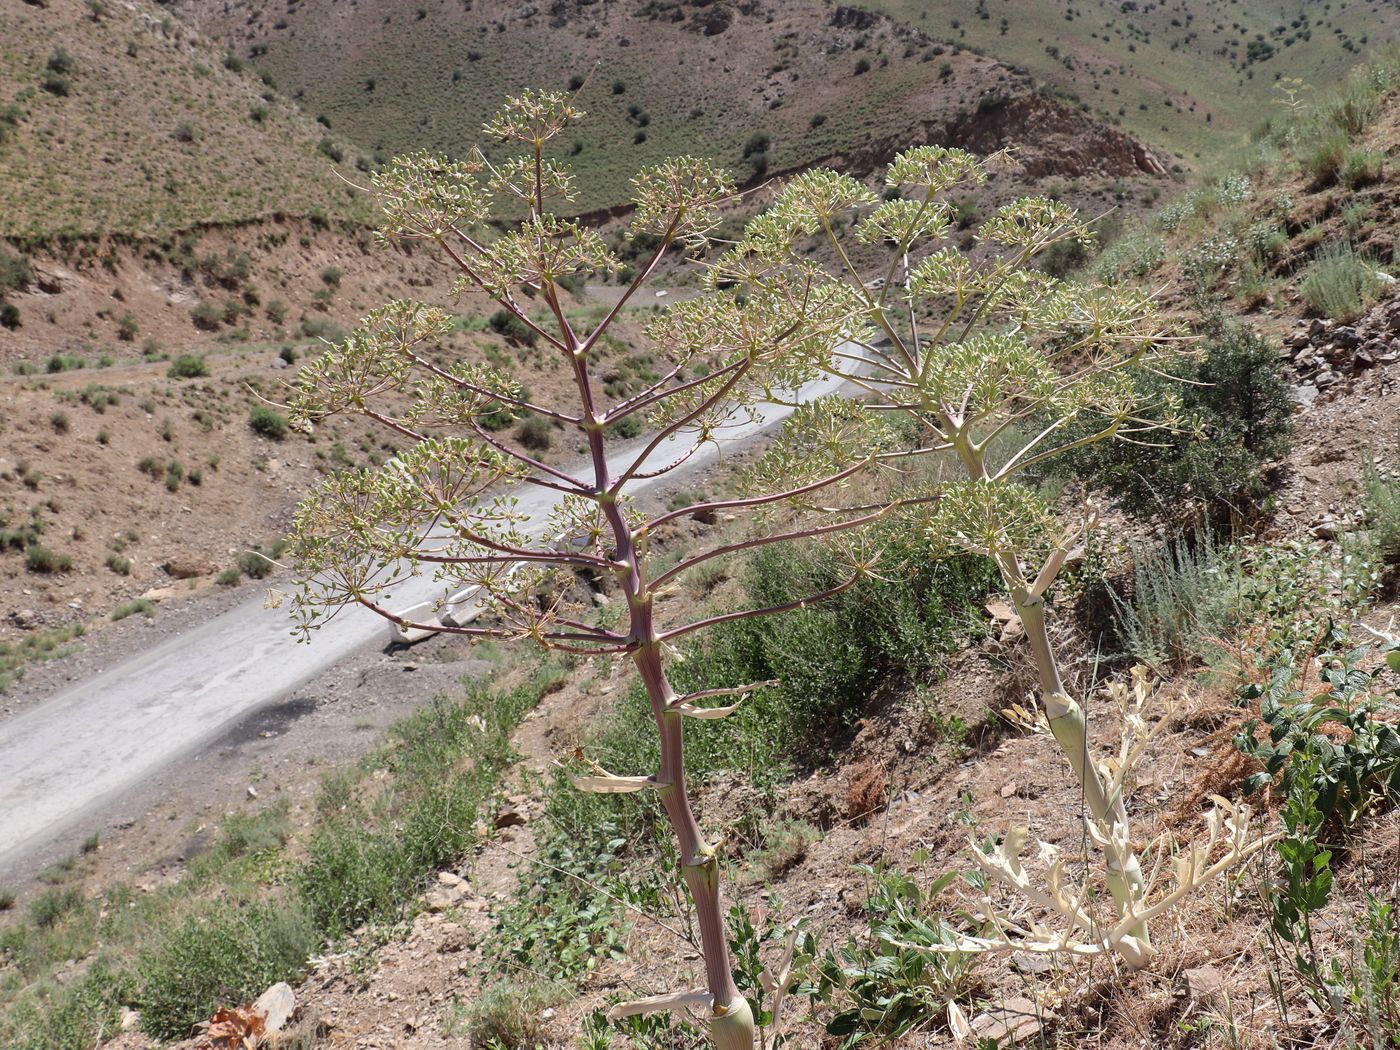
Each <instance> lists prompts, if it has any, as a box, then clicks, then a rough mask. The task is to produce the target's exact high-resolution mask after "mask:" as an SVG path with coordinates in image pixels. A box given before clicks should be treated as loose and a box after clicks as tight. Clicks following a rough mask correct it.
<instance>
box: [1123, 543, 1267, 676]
mask: <svg viewBox="0 0 1400 1050" xmlns="http://www.w3.org/2000/svg"><path fill="white" fill-rule="evenodd" d="M1244 574H1245V568H1244V563H1243V561H1242V560H1241V557H1240V552H1239V550H1237V549H1236V548H1235V547H1233V546H1224V545H1221V544H1217V543H1216V542H1215V541H1214V540H1212V539H1211V538H1210V534H1209V533H1205V534H1203V535H1202V537H1201V539H1200V540H1199V541H1197V542H1191V541H1189V540H1187V539H1184V538H1178V539H1175V540H1172V541H1170V542H1168V543H1166V544H1165V545H1163V546H1161V547H1157V548H1140V549H1138V550H1136V551H1134V552H1133V586H1132V595H1131V597H1130V598H1128V599H1121V598H1118V597H1117V595H1116V594H1114V596H1113V600H1114V602H1115V604H1116V606H1117V615H1116V617H1115V619H1116V625H1115V626H1116V633H1117V639H1116V642H1117V644H1118V645H1120V646H1121V647H1122V649H1123V652H1124V654H1125V655H1127V656H1128V657H1129V658H1130V659H1132V660H1133V661H1134V662H1136V663H1142V664H1146V665H1147V666H1148V667H1151V668H1154V669H1155V670H1156V671H1157V672H1158V673H1159V674H1163V675H1170V674H1171V673H1172V672H1174V671H1177V670H1180V669H1181V668H1183V667H1187V666H1190V665H1192V664H1194V663H1196V662H1197V661H1199V660H1202V659H1206V660H1207V662H1209V659H1208V658H1209V657H1211V656H1212V655H1213V654H1214V653H1215V652H1217V651H1218V647H1219V646H1220V645H1221V644H1223V643H1226V642H1228V641H1229V640H1230V639H1231V638H1232V637H1233V636H1234V634H1235V632H1236V631H1238V630H1239V629H1240V628H1241V627H1242V626H1244V625H1245V624H1246V623H1247V621H1246V618H1245V616H1244V610H1245V609H1246V608H1247V607H1248V604H1249V601H1250V594H1249V592H1248V590H1247V588H1246V586H1245V583H1244ZM1110 593H1111V594H1112V593H1113V592H1110Z"/></svg>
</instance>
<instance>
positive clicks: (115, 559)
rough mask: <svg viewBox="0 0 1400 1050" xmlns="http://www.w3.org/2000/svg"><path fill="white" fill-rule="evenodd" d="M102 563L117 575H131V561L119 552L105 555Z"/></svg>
mask: <svg viewBox="0 0 1400 1050" xmlns="http://www.w3.org/2000/svg"><path fill="white" fill-rule="evenodd" d="M104 564H105V565H106V566H107V568H109V569H111V570H112V571H113V572H114V573H116V574H117V575H118V576H130V575H131V561H130V560H129V559H127V558H123V557H122V556H121V555H120V554H109V555H107V560H106V562H104Z"/></svg>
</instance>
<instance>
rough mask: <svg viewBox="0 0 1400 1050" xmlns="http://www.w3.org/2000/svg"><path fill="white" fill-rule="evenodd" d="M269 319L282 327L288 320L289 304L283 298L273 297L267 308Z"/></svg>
mask: <svg viewBox="0 0 1400 1050" xmlns="http://www.w3.org/2000/svg"><path fill="white" fill-rule="evenodd" d="M265 312H266V313H267V319H268V320H269V321H271V322H272V323H273V324H275V325H277V326H279V327H281V325H282V324H284V323H285V322H286V320H287V304H286V303H284V302H283V301H282V300H281V299H273V300H272V301H271V302H269V303H268V304H267V306H266V308H265Z"/></svg>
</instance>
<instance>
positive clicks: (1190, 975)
mask: <svg viewBox="0 0 1400 1050" xmlns="http://www.w3.org/2000/svg"><path fill="white" fill-rule="evenodd" d="M1224 990H1225V975H1224V974H1223V973H1221V972H1220V971H1219V970H1218V969H1216V968H1215V967H1214V966H1196V967H1193V968H1191V969H1189V970H1183V971H1182V973H1181V986H1180V991H1181V994H1182V995H1184V996H1186V1000H1187V1001H1188V1002H1189V1003H1191V1004H1192V1005H1194V1006H1202V1007H1207V1008H1211V1007H1215V1006H1219V1005H1220V1001H1221V993H1222V992H1224Z"/></svg>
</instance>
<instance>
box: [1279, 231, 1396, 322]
mask: <svg viewBox="0 0 1400 1050" xmlns="http://www.w3.org/2000/svg"><path fill="white" fill-rule="evenodd" d="M1382 288H1383V285H1382V283H1381V279H1380V278H1379V277H1378V276H1376V267H1375V265H1374V264H1373V263H1372V262H1371V261H1370V260H1368V259H1366V258H1364V257H1363V256H1361V255H1358V254H1357V253H1356V250H1355V249H1354V248H1352V247H1351V245H1349V244H1344V245H1332V246H1330V247H1328V248H1325V249H1324V250H1322V251H1321V252H1319V253H1318V254H1317V255H1316V256H1315V257H1314V258H1313V261H1312V262H1310V263H1308V267H1307V269H1306V270H1304V271H1303V280H1302V283H1301V284H1300V285H1299V290H1300V291H1301V292H1302V293H1303V299H1304V301H1305V302H1306V303H1307V304H1308V309H1309V311H1311V312H1312V313H1314V314H1321V315H1324V316H1326V317H1330V318H1332V319H1333V320H1334V321H1351V320H1354V319H1355V318H1356V317H1358V316H1360V314H1361V312H1362V310H1364V309H1365V308H1366V307H1367V306H1369V305H1370V304H1371V303H1372V302H1374V301H1375V299H1376V298H1377V296H1379V295H1380V292H1381V289H1382Z"/></svg>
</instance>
